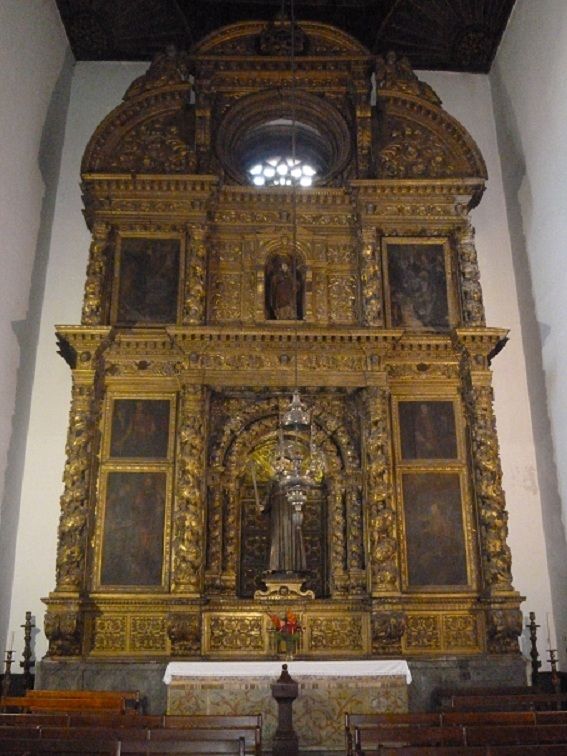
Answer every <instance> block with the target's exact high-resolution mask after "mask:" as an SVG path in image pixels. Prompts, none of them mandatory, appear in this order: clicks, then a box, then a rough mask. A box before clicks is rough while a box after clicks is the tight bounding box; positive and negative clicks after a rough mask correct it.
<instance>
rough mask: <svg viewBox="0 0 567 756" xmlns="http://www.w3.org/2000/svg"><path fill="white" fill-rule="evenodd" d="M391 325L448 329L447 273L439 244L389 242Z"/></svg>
mask: <svg viewBox="0 0 567 756" xmlns="http://www.w3.org/2000/svg"><path fill="white" fill-rule="evenodd" d="M387 249H388V279H389V286H390V310H391V320H392V326H393V327H395V328H396V327H403V328H448V327H449V325H450V324H449V306H448V301H447V276H446V272H445V250H444V247H443V245H442V244H388V246H387Z"/></svg>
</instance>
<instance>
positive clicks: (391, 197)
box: [45, 22, 521, 660]
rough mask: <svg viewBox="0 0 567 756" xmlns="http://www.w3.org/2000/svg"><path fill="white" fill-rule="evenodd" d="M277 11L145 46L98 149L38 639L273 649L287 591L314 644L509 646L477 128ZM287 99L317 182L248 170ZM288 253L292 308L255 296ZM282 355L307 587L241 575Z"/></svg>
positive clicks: (411, 79)
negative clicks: (51, 565) (272, 16)
mask: <svg viewBox="0 0 567 756" xmlns="http://www.w3.org/2000/svg"><path fill="white" fill-rule="evenodd" d="M275 31H276V32H277V33H275ZM275 31H274V28H273V27H270V25H268V28H266V27H265V25H262V24H260V23H254V22H249V23H244V24H237V25H234V26H231V27H227V28H225V29H223V30H221V31H219V32H218V33H216V34H213V35H211V36H210V37H208V38H206V39H205V40H204V41H202V42H201V43H199V45H198V46H197V47H196V48H195V49H194V50H192V51H191V52H190V53H178V52H175V51H173V50H168V51H167V52H166V53H164V54H162V55H159V56H157V58H156V60H155V61H154V63H153V64H152V66H151V67H150V69H149V71H148V73H147V74H146V75H145V76H144V77H141V78H140V79H138V80H136V81H135V82H134V83H133V84H132V85H131V87H130V88H129V90H128V91H127V93H126V95H125V98H124V101H123V103H122V104H121V105H119V106H118V107H117V108H116V109H115V110H114V111H112V113H110V115H109V116H108V117H107V118H106V119H105V120H104V121H103V122H102V123H101V124H100V126H99V127H98V129H97V130H96V132H95V134H94V135H93V137H92V139H91V141H90V143H89V145H88V147H87V150H86V152H85V155H84V159H83V166H82V181H83V184H82V186H83V194H84V203H85V216H86V220H87V223H88V225H89V228H90V230H91V232H92V244H91V247H90V253H89V262H88V269H87V278H86V284H85V295H84V307H83V314H82V322H81V325H76V326H60V327H58V329H57V333H58V338H59V342H60V350H61V353H62V355H63V356H64V357H65V359H66V360H67V362H68V363H69V365H70V368H71V370H72V377H73V387H72V400H71V411H70V419H69V435H68V441H67V450H66V451H67V461H66V466H65V471H64V492H63V495H62V499H61V518H60V524H59V545H58V555H57V576H56V587H55V590H54V591H53V592H52V593H51V594H50V596H49V597H48V598H47V599H46V603H47V606H48V611H47V615H46V621H45V627H46V633H47V636H48V638H49V642H50V645H49V655H50V656H51V657H53V658H61V657H67V658H69V657H75V658H76V657H82V658H90V659H116V660H120V659H165V658H169V657H177V658H183V657H187V658H189V657H208V658H211V657H217V658H251V657H265V656H269V655H271V654H273V653H274V648H273V645H272V639H271V633H270V619H269V616H268V613H269V612H273V611H276V612H281V611H283V610H284V609H288V608H292V609H293V610H294V611H295V612H296V613H297V614H298V615H299V617H300V621H301V624H302V626H303V633H302V636H301V642H300V647H299V649H298V653H300V654H301V655H303V656H305V657H310V658H348V657H365V656H381V655H400V654H403V655H405V656H408V657H411V656H417V657H419V656H420V655H421V656H423V655H428V656H430V655H432V654H433V655H435V654H447V653H450V654H452V655H459V654H475V653H486V652H488V653H514V652H516V651H517V636H518V634H519V633H520V632H521V614H520V612H519V603H520V600H521V597H520V596H519V595H518V594H517V592H516V591H515V590H514V589H513V587H512V576H511V562H510V551H509V548H508V546H507V544H506V538H507V513H506V508H505V500H504V493H503V490H502V486H501V468H500V461H499V451H498V441H497V437H496V429H495V419H494V414H493V402H492V389H491V371H490V360H491V358H492V357H493V356H494V355H495V354H496V353H497V352H498V351H499V349H500V348H501V347H502V346H503V344H504V343H505V340H506V331H505V330H503V329H500V328H493V327H487V326H486V323H485V317H484V308H483V303H482V292H481V287H480V278H479V270H478V264H477V257H476V251H475V244H474V233H473V229H472V227H471V225H470V221H469V218H468V213H469V210H470V209H471V208H472V207H474V206H475V204H477V203H478V202H479V201H480V198H481V196H482V192H483V188H484V181H485V179H486V169H485V166H484V162H483V159H482V156H481V155H480V153H479V151H478V148H477V147H476V145H475V144H474V142H473V140H472V139H471V138H470V136H469V135H468V134H467V133H466V131H465V129H464V128H463V127H462V126H461V125H460V124H459V123H458V122H457V121H455V120H454V119H453V118H452V117H451V116H449V115H448V114H447V113H446V112H445V111H444V110H443V109H442V107H441V103H440V101H439V99H438V98H437V96H436V95H435V93H434V92H433V91H432V90H431V89H430V88H429V87H428V86H427V85H425V84H423V83H422V82H420V81H418V79H417V78H416V77H415V75H414V73H413V72H412V71H411V68H410V67H409V64H408V63H407V61H406V60H404V59H401V60H398V59H397V58H396V57H395V56H394V55H391V54H390V55H388V56H387V57H386V58H385V59H383V58H376V57H373V56H371V55H370V54H369V53H368V52H367V51H366V50H365V49H364V48H362V47H361V46H360V45H359V44H358V43H357V42H355V41H354V40H353V39H351V38H349V37H348V36H346V35H345V34H344V33H342V32H340V31H338V30H337V29H333V28H331V27H327V26H325V25H322V24H317V23H305V24H302V25H301V28H299V27H298V28H297V29H296V30H295V32H294V33H295V34H296V50H297V57H296V66H295V71H294V73H293V75H292V73H291V69H290V61H289V57H288V55H287V54H286V46H285V42H286V39H288V38H289V34H290V29H289V24H288V25H286V24H283V25H282V26H281V27H280V28H279V29H276V30H275ZM286 35H287V36H286ZM372 88H373V92H372ZM292 107H293V112H294V117H295V118H297V121H298V123H299V124H301V125H302V128H303V132H304V133H305V134H315V137H313V140H314V141H313V145H314V146H313V145H312V146H311V148H312V150H315V153H317V150H318V149H319V153H318V154H319V157H320V158H321V161H320V162H321V164H324V170H322V175H321V179H320V181H319V182H318V183H316V184H315V186H314V187H311V188H305V189H304V188H301V189H297V190H293V189H292V188H289V187H270V188H266V187H256V186H251V185H249V184H248V183H247V181H246V175H245V162H246V160H247V159H248V158H247V156H249V155H250V154H252V153H251V150H252V152H253V150H254V149H257V147H255V146H254V145H255V144H256V143H257V142H258V140H260V142H261V139H260V137H262V135H266V134H269V135H270V134H271V137H273V136H274V134H275V135H276V136H277V135H278V133H279V134H280V136H281V133H282V132H281V131H280V132H278V129H277V128H276V127H277V126H278V124H280V125H281V123H284V124H285V123H286V122H289V118H290V108H292ZM286 119H288V120H287V121H286ZM303 132H302V133H303ZM251 145H252V147H251ZM276 258H277V259H278V260H288V261H292V263H293V265H294V266H295V267H296V269H297V270H298V271H300V273H299V274H298V275H299V279H298V280H300V286H301V312H300V313H299V311H298V314H300V316H301V317H300V319H299V318H298V319H285V318H284V319H278V318H274V317H272V315H270V312H269V311H268V309H267V304H266V303H267V301H268V293H267V287H268V286H269V285H270V282H269V281H270V280H269V275H268V274H267V271H269V270H271V268H270V266H272V267H273V264H274V263H273V261H274V259H276ZM296 384H297V385H298V386H299V387H300V388H301V392H302V398H303V400H304V401H305V402H306V404H307V405H308V406H309V407H310V409H311V412H312V417H313V424H312V437H311V438H310V439H308V438H305V437H302V436H301V434H298V435H297V437H296V439H295V442H296V443H297V444H299V445H300V446H302V447H303V448H305V449H308V448H316V449H317V451H318V453H319V454H320V455H322V457H323V458H324V460H325V468H324V472H323V473H322V475H321V478H320V481H319V484H318V486H317V488H316V490H313V491H312V492H310V496H309V500H308V502H307V505H306V514H305V522H304V539H305V546H306V555H307V564H308V569H309V578H308V581H307V587H309V588H310V590H312V592H313V594H312V595H314V598H308V597H307V596H306V595H303V594H300V593H297V592H294V590H293V588H290V589H289V590H288V591H287V592H286V591H285V590H282V591H280V592H279V593H277V594H272V595H268V596H267V597H265V598H258V597H256V598H255V597H254V596H255V593H256V591H257V590H258V588H261V585H262V571H263V570H265V569H266V554H267V548H268V545H269V544H268V538H269V535H268V532H269V528H268V526H267V523H266V517H265V516H263V515H261V514H260V513H259V512H258V510H257V508H256V507H255V505H254V495H253V483H255V484H256V485H257V486H258V487H259V488H260V493H261V494H262V495H264V494H265V491H266V487H267V485H268V482H269V479H270V476H271V474H272V472H273V471H272V470H271V468H270V464H271V463H270V459H271V455H272V453H273V451H274V448H275V445H276V444H277V430H278V422H279V418H280V416H281V414H282V412H283V411H284V409H285V407H286V406H287V403H288V402H289V399H290V394H291V391H292V389H293V387H294V386H295V385H296ZM252 469H255V470H257V480H255V481H252V479H251V470H252Z"/></svg>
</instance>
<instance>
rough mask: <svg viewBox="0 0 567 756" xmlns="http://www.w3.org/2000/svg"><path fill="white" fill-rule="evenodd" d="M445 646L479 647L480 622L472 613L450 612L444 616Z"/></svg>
mask: <svg viewBox="0 0 567 756" xmlns="http://www.w3.org/2000/svg"><path fill="white" fill-rule="evenodd" d="M443 643H444V646H445V648H448V649H450V648H478V645H479V643H478V622H477V619H476V617H475V616H473V615H470V614H468V615H467V614H448V615H446V616H444V617H443Z"/></svg>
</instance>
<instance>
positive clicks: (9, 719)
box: [0, 712, 70, 727]
mask: <svg viewBox="0 0 567 756" xmlns="http://www.w3.org/2000/svg"><path fill="white" fill-rule="evenodd" d="M69 724H70V717H69V715H68V714H51V713H50V712H45V713H43V714H26V713H18V714H14V713H0V727H7V726H10V725H15V726H16V727H20V726H22V727H33V726H35V725H40V726H41V725H53V726H54V727H66V726H68V725H69Z"/></svg>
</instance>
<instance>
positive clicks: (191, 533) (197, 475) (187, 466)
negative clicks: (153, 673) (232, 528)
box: [172, 386, 205, 595]
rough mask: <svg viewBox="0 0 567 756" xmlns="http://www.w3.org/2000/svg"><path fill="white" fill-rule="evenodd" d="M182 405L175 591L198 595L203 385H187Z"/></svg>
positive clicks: (203, 444) (201, 547)
mask: <svg viewBox="0 0 567 756" xmlns="http://www.w3.org/2000/svg"><path fill="white" fill-rule="evenodd" d="M180 405H181V406H180V418H179V431H178V441H177V444H178V446H177V484H176V500H175V507H174V515H173V580H172V588H173V590H174V591H176V592H183V593H191V594H195V595H197V594H198V593H199V591H200V587H201V570H202V556H203V544H202V536H203V525H204V516H203V513H204V501H203V498H204V496H203V485H202V480H203V466H204V456H205V390H204V388H203V387H202V386H185V387H184V389H183V392H182V396H181V402H180Z"/></svg>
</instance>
